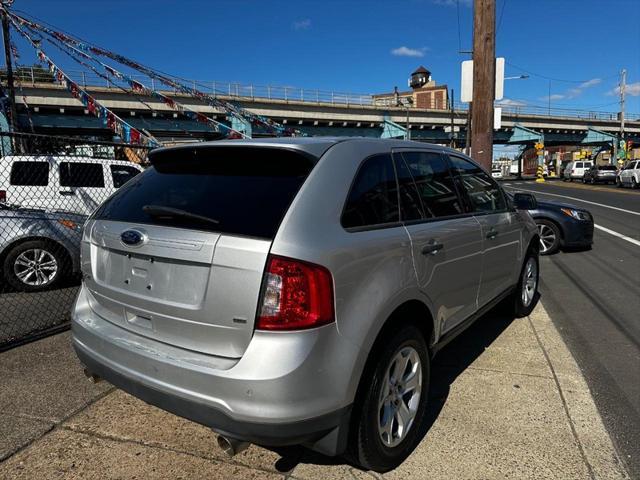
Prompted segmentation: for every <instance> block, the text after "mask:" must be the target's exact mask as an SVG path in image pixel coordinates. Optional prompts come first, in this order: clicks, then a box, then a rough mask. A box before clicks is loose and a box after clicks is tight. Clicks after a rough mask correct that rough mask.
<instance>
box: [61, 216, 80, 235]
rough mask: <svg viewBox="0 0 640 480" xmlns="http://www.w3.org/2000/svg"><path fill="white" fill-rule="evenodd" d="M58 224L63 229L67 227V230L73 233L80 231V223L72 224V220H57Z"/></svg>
mask: <svg viewBox="0 0 640 480" xmlns="http://www.w3.org/2000/svg"><path fill="white" fill-rule="evenodd" d="M58 223H59V224H60V225H62V226H63V227H67V228H68V229H69V230H73V231H74V232H79V231H80V230H82V224H81V223H78V222H74V221H73V220H69V219H67V218H61V219H59V220H58Z"/></svg>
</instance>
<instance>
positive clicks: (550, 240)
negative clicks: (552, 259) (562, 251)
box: [535, 218, 562, 255]
mask: <svg viewBox="0 0 640 480" xmlns="http://www.w3.org/2000/svg"><path fill="white" fill-rule="evenodd" d="M535 222H536V225H537V226H538V235H540V255H552V254H554V253H556V252H557V251H558V249H559V248H560V244H561V243H562V232H560V228H559V227H558V225H556V224H555V223H553V222H551V221H549V220H544V219H541V218H540V219H538V218H536V220H535Z"/></svg>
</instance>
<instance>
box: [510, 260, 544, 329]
mask: <svg viewBox="0 0 640 480" xmlns="http://www.w3.org/2000/svg"><path fill="white" fill-rule="evenodd" d="M530 264H531V266H532V268H533V270H532V271H531V270H530V269H529V266H530ZM528 281H530V283H529V282H528ZM539 281H540V262H539V261H538V254H537V253H536V252H532V251H531V250H530V251H529V252H528V253H527V255H526V257H525V260H524V263H523V265H522V270H521V272H520V277H519V278H518V286H517V287H516V291H515V292H514V295H513V305H514V309H513V310H514V312H513V313H514V315H515V316H516V318H522V317H526V316H527V315H529V314H531V312H532V311H533V309H534V308H535V307H536V304H537V303H538V298H539V295H538V284H539ZM525 285H526V286H527V289H526V290H527V292H528V295H527V298H526V299H525V296H524V290H525Z"/></svg>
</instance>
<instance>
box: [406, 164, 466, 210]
mask: <svg viewBox="0 0 640 480" xmlns="http://www.w3.org/2000/svg"><path fill="white" fill-rule="evenodd" d="M402 157H403V158H404V160H405V163H406V165H407V167H408V169H409V171H410V172H411V175H412V177H413V180H414V181H415V184H416V186H417V188H418V192H419V195H420V199H421V201H422V206H423V207H424V213H425V218H433V217H446V216H450V215H458V214H461V213H463V209H462V205H461V204H460V199H459V198H458V194H457V192H456V188H455V183H454V180H453V176H452V174H451V172H450V171H449V168H448V167H447V164H446V162H445V160H444V158H443V157H442V155H440V154H439V153H433V152H403V153H402Z"/></svg>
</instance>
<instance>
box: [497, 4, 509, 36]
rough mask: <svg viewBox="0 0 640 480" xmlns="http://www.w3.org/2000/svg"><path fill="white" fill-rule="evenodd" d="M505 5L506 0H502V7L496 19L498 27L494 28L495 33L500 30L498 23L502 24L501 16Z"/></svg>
mask: <svg viewBox="0 0 640 480" xmlns="http://www.w3.org/2000/svg"><path fill="white" fill-rule="evenodd" d="M506 5H507V0H502V8H501V9H500V18H499V19H498V28H496V35H498V32H499V31H500V25H502V16H503V15H504V7H505V6H506Z"/></svg>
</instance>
